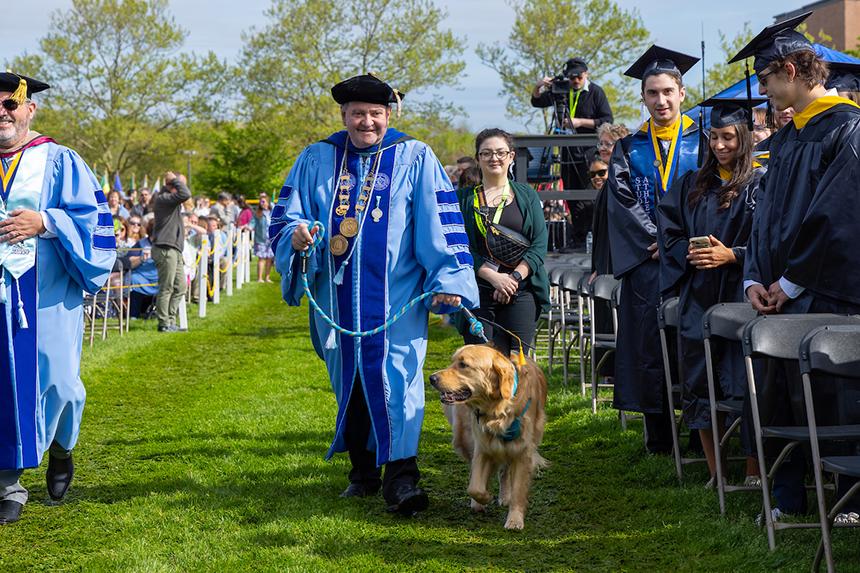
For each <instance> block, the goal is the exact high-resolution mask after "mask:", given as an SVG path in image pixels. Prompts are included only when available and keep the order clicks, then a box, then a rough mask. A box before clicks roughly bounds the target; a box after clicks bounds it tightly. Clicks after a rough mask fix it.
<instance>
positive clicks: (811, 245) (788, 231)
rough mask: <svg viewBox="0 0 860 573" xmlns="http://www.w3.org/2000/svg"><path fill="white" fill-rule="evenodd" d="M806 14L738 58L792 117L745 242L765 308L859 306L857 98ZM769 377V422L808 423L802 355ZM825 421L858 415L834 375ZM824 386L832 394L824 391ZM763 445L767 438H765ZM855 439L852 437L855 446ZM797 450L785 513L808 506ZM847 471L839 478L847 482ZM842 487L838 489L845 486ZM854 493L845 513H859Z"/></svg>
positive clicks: (748, 280)
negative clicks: (817, 45) (834, 74)
mask: <svg viewBox="0 0 860 573" xmlns="http://www.w3.org/2000/svg"><path fill="white" fill-rule="evenodd" d="M806 16H808V14H804V15H801V16H799V17H797V18H793V19H791V20H788V21H785V22H781V23H777V24H774V25H772V26H769V27H768V28H765V30H763V31H762V32H761V33H760V34H759V35H758V36H756V38H754V39H753V40H752V41H751V42H750V43H749V44H748V45H747V46H746V47H744V48H743V49H742V50H741V51H740V52H739V53H738V54H737V55H736V56H735V57H734V58H733V59H732V61H738V60H741V59H743V58H746V57H749V56H754V57H755V60H754V63H753V67H754V69H755V72H756V74H757V76H758V79H759V93H760V94H761V95H766V96H767V97H768V99H769V100H770V103H771V104H772V105H773V107H774V109H777V110H783V109H787V108H789V107H790V108H793V110H794V117H793V118H792V120H791V121H790V122H789V123H788V124H786V125H785V126H784V127H782V128H781V129H780V130H779V131H778V132H777V133H776V134H774V135H773V136H772V138H771V142H770V152H771V156H770V162H769V164H768V172H767V174H766V175H765V177H764V183H763V184H762V189H761V191H760V193H759V194H758V200H757V204H756V217H755V221H754V224H753V229H752V233H751V235H750V240H749V243H748V246H747V256H746V261H745V265H744V289H745V292H746V295H747V297H748V298H749V300H750V302H751V304H752V305H753V307H754V308H755V309H756V310H758V311H759V312H761V313H763V314H773V313H813V312H832V313H841V314H858V313H860V224H858V221H860V159H858V155H857V153H858V149H860V107H858V105H857V104H856V103H854V102H852V101H850V100H848V99H845V98H842V97H839V96H828V95H826V90H825V87H824V85H823V84H824V82H825V80H826V79H827V76H828V70H827V65H826V63H824V62H822V61H821V59H820V58H819V57H818V56H817V55H816V54H815V51H814V50H813V48H812V45H811V44H810V43H809V41H808V40H807V39H806V38H805V37H804V36H803V35H802V34H800V33H798V32H796V31H794V27H795V26H796V25H798V24H799V23H800V22H801V21H802V20H803V19H804V18H805V17H806ZM768 370H769V371H768V374H767V376H766V378H765V380H764V387H765V389H766V391H767V394H768V395H767V396H765V397H764V399H763V400H762V403H763V404H766V405H767V407H768V410H769V412H762V414H763V420H762V423H763V424H772V425H794V424H801V423H804V422H803V420H805V415H804V407H803V395H802V389H801V384H800V377H799V374H798V370H797V365H796V364H788V365H783V366H778V365H774V364H770V365H769V368H768ZM817 388H818V389H819V390H821V391H822V394H821V395H818V394H817V396H816V398H815V405H816V409H817V410H819V411H818V412H817V416H818V417H819V418H820V420H819V421H820V423H823V424H827V423H834V422H840V423H847V422H852V421H853V423H857V422H858V421H860V420H858V418H857V416H858V412H856V411H854V410H856V409H857V398H858V397H857V396H852V395H848V394H846V393H845V392H846V391H847V388H845V389H840V386H839V385H837V384H828V385H818V386H817ZM825 392H826V393H825ZM766 448H767V445H766ZM853 448H856V445H854V446H853ZM805 470H806V464H805V460H804V456H803V452H802V450H801V449H799V448H798V449H797V450H795V452H794V453H793V454H792V456H791V459H790V461H789V462H787V463H785V464H783V465H782V466H781V468H780V470H779V471H778V473H777V475H776V476H775V480H774V490H773V491H774V497H775V498H776V501H777V507H776V508H775V509H774V517H776V518H777V519H778V518H779V517H780V514H781V513H803V512H805V511H806V502H807V500H806V492H805V490H804V487H803V483H804V474H805ZM849 482H850V480H847V479H841V480H840V481H839V490H842V491H845V489H846V487H847V486H848V484H849ZM840 493H841V492H837V495H839V494H840ZM858 505H860V504H858V503H857V501H856V500H855V501H854V503H853V506H852V505H851V504H849V505H848V506H846V507H845V510H844V511H845V513H846V514H848V513H851V512H858V511H860V507H858Z"/></svg>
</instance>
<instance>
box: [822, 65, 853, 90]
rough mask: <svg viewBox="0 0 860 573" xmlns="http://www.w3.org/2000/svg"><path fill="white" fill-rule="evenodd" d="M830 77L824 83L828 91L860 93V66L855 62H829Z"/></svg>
mask: <svg viewBox="0 0 860 573" xmlns="http://www.w3.org/2000/svg"><path fill="white" fill-rule="evenodd" d="M827 67H828V68H830V75H829V76H828V77H827V81H826V82H825V83H824V87H826V88H827V89H833V88H835V89H836V91H840V92H860V64H855V63H853V62H828V64H827Z"/></svg>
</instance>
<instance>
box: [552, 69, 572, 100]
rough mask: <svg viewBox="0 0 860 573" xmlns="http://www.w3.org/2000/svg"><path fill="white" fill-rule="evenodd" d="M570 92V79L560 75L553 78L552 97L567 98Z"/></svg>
mask: <svg viewBox="0 0 860 573" xmlns="http://www.w3.org/2000/svg"><path fill="white" fill-rule="evenodd" d="M569 92H570V78H569V77H567V76H565V75H564V74H559V75H557V76H555V77H554V78H552V88H551V93H552V95H561V96H566V95H567V94H568V93H569Z"/></svg>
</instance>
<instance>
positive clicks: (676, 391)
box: [657, 296, 705, 481]
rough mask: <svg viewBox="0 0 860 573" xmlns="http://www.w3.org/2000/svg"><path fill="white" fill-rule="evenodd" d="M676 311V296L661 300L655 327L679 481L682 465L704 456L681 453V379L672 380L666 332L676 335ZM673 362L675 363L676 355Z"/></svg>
mask: <svg viewBox="0 0 860 573" xmlns="http://www.w3.org/2000/svg"><path fill="white" fill-rule="evenodd" d="M678 312H679V311H678V297H676V296H675V297H672V298H670V299H667V300H665V301H663V304H661V305H660V307H659V308H658V309H657V327H658V329H659V331H660V349H661V350H662V352H663V370H665V372H666V375H665V379H666V396H667V397H668V399H669V404H670V408H669V424H670V426H671V428H672V455H673V457H674V459H675V472H676V473H677V474H678V481H681V480H682V479H683V477H684V472H683V466H685V465H686V464H693V463H701V462H704V461H705V458H686V457H684V456H682V455H681V444H680V441H681V440H680V435H681V422H682V421H683V417H682V416H681V415H679V414H676V412H680V411H681V410H682V409H683V381H681V380H678V381H677V382H675V381H673V380H672V357H671V356H670V352H669V335H668V334H667V330H668V329H670V328H671V329H673V335H675V336H676V337H677V333H678V328H679V325H680V316H679V315H678ZM675 363H676V364H677V355H676V360H675ZM676 398H677V399H676Z"/></svg>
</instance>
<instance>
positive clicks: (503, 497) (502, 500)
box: [498, 493, 510, 507]
mask: <svg viewBox="0 0 860 573" xmlns="http://www.w3.org/2000/svg"><path fill="white" fill-rule="evenodd" d="M498 501H499V505H500V506H502V507H507V506H508V503H509V502H510V499H508V495H507V493H499V500H498Z"/></svg>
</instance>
